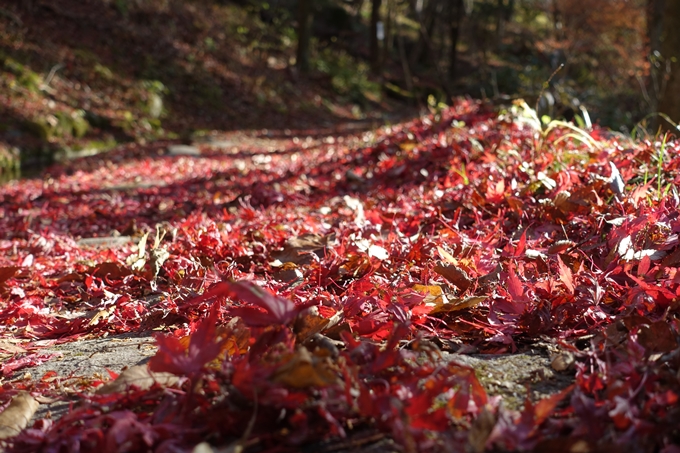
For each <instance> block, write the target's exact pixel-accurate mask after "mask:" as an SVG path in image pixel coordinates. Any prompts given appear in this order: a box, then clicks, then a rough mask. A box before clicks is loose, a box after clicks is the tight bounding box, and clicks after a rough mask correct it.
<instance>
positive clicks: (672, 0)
mask: <svg viewBox="0 0 680 453" xmlns="http://www.w3.org/2000/svg"><path fill="white" fill-rule="evenodd" d="M660 42H661V44H660V47H661V57H662V58H663V59H664V60H665V61H669V62H670V61H672V65H671V66H670V71H668V72H667V73H666V74H664V75H666V76H667V77H668V78H667V83H665V84H664V85H665V86H662V90H661V93H660V97H659V111H660V112H661V113H665V114H666V115H668V116H669V117H670V119H671V120H672V121H673V122H675V123H678V122H680V63H679V62H680V2H679V1H677V0H666V1H665V5H664V8H663V19H662V32H661V38H660ZM663 127H664V128H666V129H670V128H671V125H670V124H668V123H667V122H666V121H664V122H663ZM676 132H677V130H676Z"/></svg>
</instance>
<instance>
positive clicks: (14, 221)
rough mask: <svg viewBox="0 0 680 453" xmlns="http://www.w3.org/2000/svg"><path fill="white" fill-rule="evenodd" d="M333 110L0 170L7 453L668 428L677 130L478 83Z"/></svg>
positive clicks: (464, 444) (677, 252) (640, 439)
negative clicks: (419, 104)
mask: <svg viewBox="0 0 680 453" xmlns="http://www.w3.org/2000/svg"><path fill="white" fill-rule="evenodd" d="M341 129H342V128H336V129H335V131H336V133H330V134H329V135H326V134H325V133H321V134H317V135H316V136H311V135H309V136H297V135H293V134H292V132H286V131H282V132H281V133H280V134H277V133H275V132H273V131H267V132H266V133H259V134H255V133H252V132H251V133H245V132H227V133H217V132H214V133H209V134H204V135H203V136H202V137H201V138H200V139H198V140H197V141H195V142H194V143H192V144H190V145H179V144H177V143H174V142H171V141H170V142H167V141H166V142H164V141H155V142H151V143H149V144H128V145H125V146H120V147H118V148H116V149H114V150H112V151H110V152H107V153H104V154H100V155H97V156H91V157H85V158H78V159H73V160H69V161H66V162H64V163H60V164H56V165H53V166H51V167H49V168H48V169H47V170H46V171H45V172H44V173H43V174H42V175H41V176H40V177H39V178H27V179H23V180H20V181H14V182H11V183H8V184H6V185H4V186H3V187H2V191H1V194H2V204H1V205H0V206H1V208H0V209H2V212H1V213H2V216H1V217H0V218H1V220H0V222H1V228H2V231H3V232H4V233H3V236H2V238H0V249H1V250H2V256H1V257H0V284H1V285H2V286H1V290H2V294H3V305H2V308H1V310H0V320H1V321H2V322H1V323H0V325H1V326H2V327H0V351H1V352H0V353H1V354H2V365H1V368H0V369H1V370H2V377H1V378H0V379H1V380H2V385H3V387H2V389H3V390H2V394H1V395H2V398H3V400H2V403H3V404H4V405H5V407H6V409H5V410H4V412H2V413H0V425H3V426H5V429H4V432H5V434H4V437H7V434H17V433H19V430H20V429H21V428H23V427H24V426H26V425H28V427H29V429H24V430H23V431H21V433H20V434H19V435H18V436H17V437H10V438H9V442H10V443H8V444H6V447H7V449H8V451H36V450H40V449H47V448H57V446H59V445H61V446H66V445H69V447H68V448H76V447H73V446H74V445H75V446H77V448H79V449H80V450H81V451H95V450H98V449H102V448H105V449H106V448H108V449H110V450H112V451H114V450H120V449H121V448H128V449H140V448H144V449H153V450H159V451H161V450H163V449H164V448H167V445H173V446H174V447H173V448H175V449H178V450H181V451H211V449H218V450H219V449H220V448H226V449H228V450H229V449H234V448H245V449H246V450H247V451H281V449H283V451H300V450H304V449H309V451H329V452H330V451H441V449H442V448H445V446H446V445H454V444H455V445H460V451H484V450H485V449H494V448H503V449H506V450H536V451H541V450H542V449H545V448H553V447H554V446H555V445H556V444H557V443H559V444H563V445H566V446H567V447H566V448H567V450H566V451H571V450H569V449H571V448H577V449H580V448H582V447H583V448H586V450H579V451H601V450H603V449H611V448H615V447H616V448H624V447H625V445H624V444H625V443H629V444H630V448H631V451H633V450H635V449H642V450H646V449H649V448H651V449H665V450H664V451H673V450H672V449H670V450H669V448H671V446H672V445H673V444H674V443H675V442H676V440H677V439H678V438H677V426H678V425H677V423H676V422H677V417H678V415H679V414H678V411H677V405H676V402H677V395H679V394H680V392H679V391H680V388H679V387H680V384H679V382H678V381H677V379H676V378H675V377H674V376H676V373H677V370H678V369H680V368H679V365H680V357H679V355H678V354H677V352H678V351H679V350H680V348H679V347H678V319H677V317H676V312H677V310H678V302H677V301H678V294H679V291H680V289H679V288H680V281H679V280H680V278H679V277H678V274H677V266H678V264H680V248H679V245H678V233H680V223H678V222H680V219H679V218H678V215H677V212H678V210H677V205H678V195H677V192H676V189H675V188H674V184H675V183H674V182H673V181H675V179H677V178H678V166H679V164H680V163H679V162H678V159H675V158H673V157H671V156H674V155H675V154H674V153H675V152H676V149H675V148H676V147H677V146H678V143H677V142H667V143H665V142H653V141H648V142H634V141H632V140H630V139H627V138H625V137H620V136H615V135H612V134H611V133H609V132H607V131H605V130H601V129H597V128H596V129H593V130H591V131H585V130H579V129H576V128H574V126H573V125H569V124H567V123H557V122H555V123H552V124H551V125H550V126H549V127H548V128H547V129H544V127H543V126H542V125H541V124H540V121H538V119H537V118H536V117H535V114H534V113H533V111H532V110H531V109H530V108H529V107H527V106H526V104H522V103H521V102H518V103H515V104H514V105H512V106H507V108H506V109H503V110H498V109H496V108H493V107H491V106H489V105H485V104H483V103H481V102H476V101H471V100H460V101H458V102H457V103H456V104H454V105H453V106H451V107H446V108H440V109H438V110H433V111H432V112H431V113H430V114H428V115H425V116H423V117H420V118H417V119H414V120H412V121H408V122H404V123H399V124H393V125H390V126H384V127H381V128H378V129H375V130H371V131H367V132H360V133H355V132H354V131H346V133H345V134H341V133H337V131H339V130H341ZM291 135H292V136H291ZM652 174H653V175H654V176H650V175H652ZM624 403H625V408H626V410H623V407H624V406H622V405H624ZM31 417H34V418H33V420H32V421H31V422H30V423H28V422H27V420H26V418H31ZM651 419H653V420H654V422H653V425H650V424H649V423H650V422H649V420H651ZM84 432H88V433H94V434H88V436H91V437H87V436H85V437H83V436H84ZM454 441H455V442H454ZM452 442H454V444H452ZM456 442H457V443H456ZM65 448H66V447H65ZM456 448H458V447H456ZM625 449H626V448H624V450H625ZM454 450H455V449H454Z"/></svg>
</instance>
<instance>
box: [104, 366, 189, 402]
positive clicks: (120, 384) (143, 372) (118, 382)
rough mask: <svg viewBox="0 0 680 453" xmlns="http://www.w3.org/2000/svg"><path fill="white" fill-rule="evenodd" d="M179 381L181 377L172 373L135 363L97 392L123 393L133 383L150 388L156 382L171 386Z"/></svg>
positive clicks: (138, 386)
mask: <svg viewBox="0 0 680 453" xmlns="http://www.w3.org/2000/svg"><path fill="white" fill-rule="evenodd" d="M177 382H179V378H178V377H177V376H175V375H174V374H172V373H165V372H158V373H154V372H152V371H151V370H149V367H148V366H147V365H135V366H131V367H129V368H128V369H126V370H124V371H122V372H121V373H120V374H119V375H118V377H117V378H116V379H115V380H113V381H111V382H107V383H106V384H104V385H102V386H101V387H99V388H98V389H97V391H96V392H95V393H97V394H98V395H109V394H111V393H122V392H125V391H126V390H128V389H129V388H130V387H131V386H133V385H134V386H135V387H137V388H138V389H140V390H147V389H150V388H151V387H152V386H153V385H154V384H160V385H161V386H163V387H170V386H172V385H175V384H176V383H177Z"/></svg>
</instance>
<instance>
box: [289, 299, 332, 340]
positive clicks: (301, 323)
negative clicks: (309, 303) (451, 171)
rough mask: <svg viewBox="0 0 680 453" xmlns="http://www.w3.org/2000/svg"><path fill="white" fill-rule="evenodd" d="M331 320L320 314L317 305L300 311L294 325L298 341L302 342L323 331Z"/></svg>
mask: <svg viewBox="0 0 680 453" xmlns="http://www.w3.org/2000/svg"><path fill="white" fill-rule="evenodd" d="M329 322H330V319H328V318H324V317H323V316H321V315H319V309H318V308H317V307H311V308H309V309H307V310H305V311H304V312H302V313H300V315H299V316H298V317H297V319H296V320H295V324H294V325H293V331H294V332H295V335H296V336H297V339H298V341H299V342H301V343H302V342H303V341H305V340H307V339H308V338H309V337H311V336H312V335H314V334H317V333H319V332H321V331H322V330H323V329H324V328H325V327H326V326H327V325H328V323H329Z"/></svg>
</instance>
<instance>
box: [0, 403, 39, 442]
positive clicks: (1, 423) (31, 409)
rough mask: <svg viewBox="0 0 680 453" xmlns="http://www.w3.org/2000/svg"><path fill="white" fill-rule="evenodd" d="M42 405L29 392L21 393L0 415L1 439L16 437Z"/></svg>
mask: <svg viewBox="0 0 680 453" xmlns="http://www.w3.org/2000/svg"><path fill="white" fill-rule="evenodd" d="M38 406H40V404H39V403H38V402H37V401H36V400H35V399H34V398H33V397H32V396H31V395H30V393H28V392H19V393H17V394H16V396H15V397H14V398H12V402H11V403H9V406H7V409H5V410H4V411H2V413H0V439H7V438H9V437H12V436H16V435H17V434H19V433H20V432H21V430H22V429H24V428H25V427H26V426H27V425H28V422H30V421H31V418H32V417H33V414H35V411H37V410H38Z"/></svg>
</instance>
